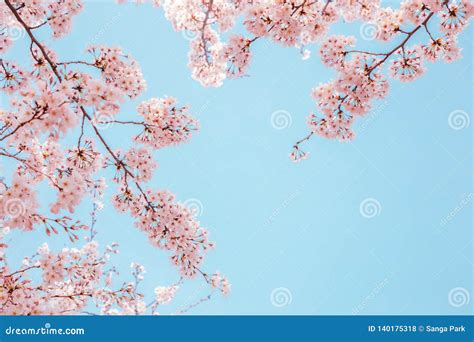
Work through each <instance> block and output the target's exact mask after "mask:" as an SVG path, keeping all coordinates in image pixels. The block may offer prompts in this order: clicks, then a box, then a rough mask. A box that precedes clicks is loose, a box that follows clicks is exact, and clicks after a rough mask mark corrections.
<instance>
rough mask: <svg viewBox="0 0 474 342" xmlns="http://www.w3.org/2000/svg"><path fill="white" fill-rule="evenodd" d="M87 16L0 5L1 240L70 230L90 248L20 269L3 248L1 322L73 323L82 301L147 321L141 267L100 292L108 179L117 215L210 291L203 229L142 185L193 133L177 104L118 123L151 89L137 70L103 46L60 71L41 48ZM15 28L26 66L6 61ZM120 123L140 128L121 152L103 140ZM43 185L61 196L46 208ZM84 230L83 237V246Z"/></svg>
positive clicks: (163, 102) (146, 109)
mask: <svg viewBox="0 0 474 342" xmlns="http://www.w3.org/2000/svg"><path fill="white" fill-rule="evenodd" d="M82 9H83V5H82V3H81V1H79V0H51V1H29V2H25V1H19V0H5V1H2V2H1V3H0V22H1V23H2V24H1V25H0V54H2V55H0V91H2V92H4V93H5V94H6V96H7V97H8V99H9V104H8V107H6V108H0V157H1V159H0V160H4V161H5V162H6V163H8V164H9V165H14V170H13V173H12V175H11V177H10V178H6V179H5V180H3V181H2V182H1V183H0V219H1V224H2V226H3V227H6V228H5V229H6V231H9V230H10V229H12V230H13V229H15V230H25V231H30V230H33V229H35V228H37V227H42V228H43V229H44V230H45V232H46V234H47V235H48V236H49V235H51V234H59V233H60V232H65V233H66V234H67V236H68V237H69V239H70V241H71V243H76V242H77V241H79V240H81V238H87V239H88V243H87V244H86V245H85V246H84V247H82V248H81V249H76V248H75V247H74V248H70V249H65V250H63V251H62V252H59V253H53V252H50V251H49V249H48V248H47V246H44V247H42V248H40V250H38V252H37V253H35V254H34V256H35V257H34V258H31V260H29V261H28V262H27V263H25V265H23V267H22V268H20V269H18V270H17V271H10V268H9V267H8V266H7V264H6V258H5V256H6V254H7V252H8V249H7V247H8V246H7V245H6V244H4V243H1V242H0V247H1V249H0V252H1V258H2V259H1V260H0V261H2V262H5V265H4V266H3V268H2V273H1V275H0V281H2V286H1V287H0V296H2V298H1V299H2V301H1V302H2V303H4V302H5V303H6V304H5V305H4V306H3V307H2V309H0V312H2V313H10V314H59V313H78V312H82V311H83V310H84V308H85V307H86V302H87V301H88V300H89V299H93V301H94V302H96V303H97V304H100V305H99V307H100V308H101V311H100V312H101V313H103V314H112V313H121V314H132V313H144V312H145V310H144V309H145V308H147V307H149V306H146V305H145V306H144V295H141V294H139V293H138V292H137V290H136V286H137V283H138V282H139V281H140V278H141V277H142V275H141V274H142V273H143V272H142V271H144V269H142V268H141V267H135V266H134V267H133V269H134V271H133V272H132V275H133V276H134V278H135V285H133V286H129V285H127V286H123V287H122V288H120V289H119V290H111V289H110V288H109V285H108V284H106V285H105V287H99V284H100V283H101V282H102V278H104V277H105V278H108V277H109V275H110V273H108V272H106V271H105V269H104V265H105V262H106V260H107V259H108V256H109V254H110V253H112V252H113V251H115V247H110V248H108V249H107V251H106V252H105V254H103V255H99V254H98V249H97V248H98V245H97V243H96V241H95V240H94V238H95V237H96V235H97V230H96V229H97V227H96V221H97V216H96V215H97V212H98V211H99V210H100V209H101V208H102V207H103V206H104V204H103V202H102V197H103V196H104V190H105V187H106V186H107V184H108V182H107V181H106V178H104V175H107V174H109V172H107V170H112V171H113V173H114V174H115V176H114V177H113V179H112V181H113V182H115V183H116V184H117V189H118V193H117V194H116V195H115V196H113V198H112V203H113V205H114V206H115V207H116V208H117V209H118V210H119V211H121V212H128V213H130V214H131V215H132V216H133V217H134V218H135V220H136V222H135V224H136V226H137V227H138V228H139V229H140V230H141V231H143V232H144V233H145V234H147V236H148V237H149V239H150V242H151V243H152V245H153V246H156V247H158V248H160V249H164V250H166V251H168V252H169V253H170V254H171V261H172V263H173V264H174V265H176V267H177V269H178V270H179V272H180V275H181V277H182V278H183V279H186V278H189V277H192V276H195V275H196V274H199V275H201V276H202V278H203V279H204V280H205V281H206V282H207V283H208V284H209V286H210V287H211V288H215V286H213V285H212V284H211V280H210V279H211V275H208V274H207V273H205V272H204V271H202V270H201V268H200V267H201V266H202V262H203V259H204V256H205V254H206V252H207V251H208V250H209V249H210V248H211V247H213V243H211V242H210V241H209V240H208V233H207V231H206V229H204V228H203V227H202V226H201V225H200V223H199V222H198V221H197V220H196V218H195V216H194V215H193V214H192V212H191V211H190V210H189V209H187V208H186V207H185V206H184V205H183V204H180V203H179V202H177V200H176V198H175V196H174V195H173V194H172V193H170V192H168V191H160V190H151V189H148V188H147V187H146V183H147V182H149V181H150V180H151V179H152V177H153V173H154V171H155V170H156V168H157V167H158V163H157V162H156V161H155V159H154V156H153V152H154V151H155V150H157V149H160V148H164V147H166V146H170V145H177V144H180V143H184V142H187V141H188V140H189V139H190V138H191V135H192V133H193V132H194V131H196V130H197V129H198V123H197V121H196V120H195V119H193V118H192V117H191V116H190V115H189V113H188V108H187V107H180V106H178V105H177V102H176V100H175V99H174V98H172V97H167V98H163V99H157V98H152V99H151V100H148V101H143V102H142V103H141V104H139V105H138V107H137V111H138V114H139V116H140V117H142V118H143V119H142V121H133V120H124V121H122V120H119V116H120V112H121V106H122V104H123V103H124V102H125V101H126V100H129V99H134V98H136V97H137V96H139V95H141V94H143V93H144V91H145V90H146V82H145V79H144V77H143V74H142V72H141V69H140V66H139V63H138V62H137V61H136V60H135V59H133V57H131V56H129V55H127V54H125V53H124V52H123V50H122V49H120V48H115V47H106V46H92V47H89V48H87V52H88V53H89V56H90V57H89V58H88V59H85V60H82V59H81V60H69V61H67V60H66V61H62V60H61V59H60V57H59V56H58V55H57V54H56V53H55V52H54V50H53V49H52V48H51V47H49V46H47V45H46V44H45V43H43V42H42V41H41V40H40V38H39V37H43V36H44V34H45V32H48V31H50V32H52V35H53V37H55V38H59V37H62V36H64V35H66V34H67V33H68V32H69V31H70V29H71V24H72V18H73V17H74V15H76V14H77V13H79V11H80V10H82ZM12 28H18V29H21V30H23V31H24V32H25V36H26V37H27V38H28V39H29V40H30V48H29V51H27V52H26V53H27V54H28V56H29V57H30V60H31V64H30V65H21V66H20V65H18V63H16V62H14V61H12V60H8V59H7V58H6V57H4V56H3V53H5V52H6V51H7V50H8V49H10V48H11V47H12V45H13V42H14V39H13V38H14V37H11V33H12V32H13V31H12ZM46 28H49V30H45V29H46ZM116 124H117V125H119V124H120V125H127V126H128V127H130V129H131V130H132V129H134V128H136V129H138V131H137V134H136V135H135V136H134V137H133V140H132V141H133V142H134V145H133V146H132V147H131V148H129V149H128V151H125V152H124V151H122V150H120V149H116V148H114V147H113V146H112V144H111V143H110V141H109V140H108V138H107V136H106V133H107V132H106V130H107V129H111V128H112V127H113V125H116ZM71 141H73V143H72V144H71ZM43 184H48V185H49V186H50V188H51V189H52V190H53V191H54V192H55V194H56V200H55V201H54V202H52V203H49V206H48V205H46V206H45V205H44V204H43V203H41V202H40V200H39V199H40V198H41V193H40V190H39V188H40V187H41V186H42V185H43ZM88 197H92V201H93V210H92V212H91V218H92V223H91V224H90V225H87V224H83V223H81V222H80V221H78V220H75V219H73V218H72V217H70V215H72V214H74V212H75V211H76V210H77V208H78V206H80V205H81V203H83V202H84V200H85V199H86V198H88ZM84 231H90V234H89V235H88V236H84V235H83V232H84ZM2 234H3V233H2ZM2 236H3V235H2ZM24 236H25V237H26V236H27V235H24ZM112 269H113V268H112ZM30 270H31V271H35V270H36V271H41V272H42V277H43V282H42V283H41V284H38V285H35V286H33V285H32V281H31V280H29V278H28V277H27V274H28V273H29V271H30ZM105 282H106V283H107V282H108V281H107V280H105ZM17 289H18V292H15V291H17ZM12 291H13V292H14V295H13V292H12ZM158 292H159V291H158ZM222 292H223V291H222ZM173 294H174V292H173ZM3 296H8V298H3ZM167 296H168V297H167V298H169V300H171V298H172V297H173V296H172V295H171V294H170V293H169V294H168V295H167ZM156 297H157V298H156V304H154V305H152V307H154V309H156V306H157V305H159V304H162V303H163V299H162V298H163V297H160V298H161V299H159V300H158V295H156Z"/></svg>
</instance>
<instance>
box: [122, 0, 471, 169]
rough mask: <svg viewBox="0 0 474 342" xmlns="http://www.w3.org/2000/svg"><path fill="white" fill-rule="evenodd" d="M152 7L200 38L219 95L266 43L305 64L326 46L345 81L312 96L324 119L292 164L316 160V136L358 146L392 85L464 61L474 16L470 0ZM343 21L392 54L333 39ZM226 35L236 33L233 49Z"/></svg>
mask: <svg viewBox="0 0 474 342" xmlns="http://www.w3.org/2000/svg"><path fill="white" fill-rule="evenodd" d="M119 2H124V1H123V0H119ZM135 2H137V3H144V2H145V1H143V0H142V1H135ZM151 2H152V3H154V5H156V6H162V8H163V10H164V12H165V15H166V18H167V19H168V20H169V21H170V22H171V23H172V25H173V27H174V29H175V30H178V31H187V35H186V36H187V37H194V39H191V41H190V51H189V67H190V69H191V72H192V76H193V78H194V79H196V80H197V81H199V82H200V83H201V84H202V85H204V86H213V87H219V86H220V85H222V83H223V82H224V80H225V79H226V78H235V77H241V76H244V75H246V73H247V70H248V67H249V64H250V62H251V59H252V49H253V48H254V45H256V44H257V43H258V41H260V40H262V39H269V40H271V41H273V42H275V43H277V44H280V45H283V46H285V47H294V48H297V49H299V50H301V52H302V55H303V58H304V59H306V58H308V57H309V54H310V50H309V49H307V48H306V47H307V46H309V45H310V44H314V43H321V46H320V57H321V60H322V62H323V64H324V65H326V66H328V67H330V68H334V69H335V70H336V71H337V76H336V77H335V79H334V80H332V81H330V82H327V83H325V84H321V85H318V86H316V87H315V88H314V89H313V90H312V92H311V97H312V98H313V99H314V101H315V103H316V108H317V111H315V112H313V113H311V114H310V115H309V117H308V120H307V123H308V127H309V133H308V134H307V135H306V136H305V137H304V138H302V139H301V140H299V141H297V142H296V143H295V144H294V146H293V151H292V152H291V154H290V157H291V159H292V160H294V161H300V160H302V159H305V158H306V157H307V156H308V153H307V152H304V151H303V150H302V149H301V145H302V144H303V143H304V142H306V141H308V140H310V139H311V138H312V137H314V136H316V135H319V136H322V137H325V138H329V139H338V140H341V141H346V140H350V139H353V138H354V136H355V133H354V130H353V128H352V124H353V123H354V122H355V119H357V118H358V117H361V116H363V115H365V114H367V113H368V112H370V110H371V105H372V104H373V102H374V101H375V100H377V99H382V98H384V97H385V96H387V93H388V91H389V79H390V78H393V79H398V80H400V81H403V82H409V81H413V80H415V79H416V78H418V77H420V76H421V75H422V74H423V73H424V72H425V70H426V67H425V63H426V62H435V61H438V60H444V61H445V62H452V61H454V60H456V59H458V58H460V57H461V49H460V48H459V47H458V45H457V37H458V35H459V33H460V32H461V31H463V30H464V29H465V28H466V27H467V25H468V22H469V20H470V18H471V17H472V15H473V12H474V7H473V5H472V4H471V2H470V0H405V1H403V2H401V5H400V8H397V9H392V8H390V7H384V6H382V1H381V0H254V1H244V0H161V1H157V0H155V1H151ZM341 21H344V22H354V21H359V22H363V23H365V24H369V25H373V26H374V28H375V31H376V32H375V34H376V37H375V38H377V40H379V41H381V42H383V43H386V44H387V45H390V47H389V48H388V49H386V51H381V52H379V51H363V50H358V49H357V46H356V43H357V41H356V39H355V38H354V37H351V36H338V35H328V32H329V30H330V27H331V25H332V24H334V23H338V22H341ZM240 22H243V25H244V27H245V29H246V30H247V31H248V33H247V34H240V33H232V29H235V31H239V32H240V31H241V30H240V29H236V26H237V25H236V23H240ZM228 32H230V33H228ZM419 32H420V35H418V33H419ZM421 32H424V35H421ZM222 33H228V36H229V39H228V40H227V41H223V39H222ZM415 36H416V37H417V38H416V42H415V38H414V37H415Z"/></svg>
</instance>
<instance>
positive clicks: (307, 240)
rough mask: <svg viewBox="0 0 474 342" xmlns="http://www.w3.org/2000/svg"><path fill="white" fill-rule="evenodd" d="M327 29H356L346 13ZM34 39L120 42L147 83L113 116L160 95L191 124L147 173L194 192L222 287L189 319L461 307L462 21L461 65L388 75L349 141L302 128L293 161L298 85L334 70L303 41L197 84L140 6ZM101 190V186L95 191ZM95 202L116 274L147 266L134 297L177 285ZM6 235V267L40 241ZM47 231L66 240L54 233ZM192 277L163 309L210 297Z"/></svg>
mask: <svg viewBox="0 0 474 342" xmlns="http://www.w3.org/2000/svg"><path fill="white" fill-rule="evenodd" d="M335 31H337V32H344V33H351V34H353V35H355V36H356V37H358V38H359V37H360V25H359V24H357V23H356V24H352V25H349V28H345V29H343V28H341V27H336V29H335ZM420 37H421V36H420ZM423 39H425V37H423ZM44 41H45V42H47V43H48V44H50V45H51V46H53V47H56V48H57V49H58V51H59V54H60V56H61V57H63V59H65V60H67V59H73V60H77V59H78V57H80V56H83V57H85V56H86V55H85V54H84V50H85V47H86V46H88V45H90V44H105V45H110V46H121V47H123V49H124V50H125V51H126V52H127V53H130V54H131V55H132V56H133V57H134V58H135V59H137V60H138V62H139V63H140V65H141V67H142V69H143V73H144V75H145V78H146V80H147V83H148V90H147V92H146V93H145V94H144V95H142V96H141V97H140V98H139V99H137V100H135V101H133V102H132V103H128V104H127V105H125V106H124V110H123V111H122V114H121V119H125V118H133V117H134V116H135V107H136V105H137V104H138V103H139V102H140V101H142V100H145V99H148V98H150V97H162V96H164V95H172V96H175V97H177V98H178V99H179V103H180V104H188V105H189V106H190V107H191V113H193V115H194V116H195V117H197V118H198V119H199V120H200V123H201V130H200V132H198V133H197V134H195V136H194V137H193V139H192V140H191V142H190V143H188V144H186V145H181V146H178V147H175V148H168V149H165V150H162V151H159V152H158V153H156V158H157V160H158V162H159V164H160V167H159V169H158V171H157V173H156V175H155V177H154V179H153V181H152V182H151V183H150V186H152V187H155V188H160V189H170V190H172V191H173V192H174V193H175V194H176V195H177V197H178V199H179V200H180V201H186V200H190V199H195V200H197V202H198V203H199V204H200V206H201V210H200V212H199V220H200V221H201V223H202V224H203V225H204V226H205V227H208V228H209V231H210V234H211V239H212V240H213V241H215V242H216V243H217V248H216V249H215V250H214V251H212V252H210V253H209V254H208V256H207V259H206V262H205V266H204V269H206V270H208V271H210V272H212V271H214V270H216V269H217V270H220V271H221V272H222V273H223V274H225V275H227V276H228V277H229V278H230V281H231V283H232V293H231V295H230V296H229V297H227V298H222V297H221V296H219V295H217V296H215V297H214V298H213V299H212V300H211V301H210V302H207V303H204V304H202V305H200V306H198V307H197V308H195V309H194V310H192V311H191V312H190V313H191V314H317V315H319V314H469V313H472V302H473V301H474V299H472V298H471V301H470V303H466V304H465V305H463V306H460V307H456V306H453V305H451V304H450V302H449V300H448V295H449V293H450V291H451V290H452V289H456V288H458V287H462V288H463V289H465V290H466V291H467V292H468V293H469V294H470V295H471V296H472V295H473V293H472V284H473V278H472V274H473V264H472V260H473V231H472V149H473V146H472V124H471V125H468V126H467V127H465V128H463V129H460V130H455V129H453V128H452V127H451V126H450V125H449V124H448V117H449V115H450V113H452V112H453V111H457V110H460V111H464V112H465V113H467V115H468V116H469V117H470V116H471V115H472V90H473V88H472V86H473V84H472V45H471V42H472V30H469V29H468V30H467V31H466V32H464V34H462V35H461V37H460V45H461V46H462V47H463V49H464V51H463V54H464V58H463V59H462V60H460V61H457V62H455V63H452V64H444V63H438V64H432V63H429V64H428V65H427V67H428V73H427V74H426V75H425V76H424V77H422V78H421V79H419V80H418V81H416V82H414V83H409V84H402V83H400V82H398V81H394V82H392V87H391V91H390V95H389V97H387V99H386V101H383V103H379V104H376V105H375V106H374V108H375V110H374V112H373V113H371V114H369V115H368V116H366V117H365V118H363V119H361V120H360V121H359V123H358V124H357V125H356V132H357V134H358V136H357V138H356V140H354V141H353V142H350V143H339V142H337V141H327V140H324V139H321V138H315V139H313V140H312V141H311V142H310V143H309V144H306V145H305V148H306V150H308V151H310V152H311V157H310V158H309V159H308V160H307V161H305V162H302V163H300V164H293V163H292V162H291V161H290V160H289V158H288V154H289V152H290V151H291V146H292V144H293V143H294V142H295V141H296V140H297V139H299V138H301V137H303V136H304V135H305V134H306V132H307V128H306V125H305V120H306V117H307V115H308V113H309V111H310V110H313V108H314V104H313V101H312V100H311V98H310V96H309V93H310V89H311V88H312V87H313V86H315V85H317V84H318V83H320V82H327V81H328V80H330V79H331V78H332V77H333V76H334V72H333V71H332V70H329V69H327V68H325V67H324V66H322V64H321V63H320V61H319V58H318V55H317V48H316V47H315V46H311V47H309V48H310V49H311V50H312V51H313V56H312V57H311V58H310V59H309V60H302V59H301V56H300V54H299V52H298V51H297V50H296V49H287V48H283V47H281V46H277V45H275V44H269V43H268V42H265V41H259V42H258V43H256V44H255V46H254V49H253V52H254V56H253V62H252V66H251V68H250V70H249V76H250V77H245V78H243V79H238V80H228V81H227V82H226V83H225V84H224V86H223V87H221V88H218V89H214V88H208V89H206V88H203V87H201V86H200V85H199V84H198V83H197V82H195V81H193V80H192V79H191V76H190V70H189V69H188V68H187V52H188V41H187V40H186V39H185V37H184V36H183V34H182V33H179V32H174V31H173V29H172V27H171V24H170V23H169V22H168V21H166V19H165V18H164V15H163V12H162V10H161V9H155V8H152V7H151V6H135V5H125V6H118V5H115V4H113V3H112V2H111V1H110V2H105V1H104V2H90V1H89V2H86V5H85V10H84V11H83V12H82V13H81V14H80V15H79V16H77V17H76V18H75V19H74V29H73V31H72V33H71V34H69V35H68V36H66V37H65V38H63V39H61V40H59V41H53V40H52V39H50V38H47V35H44ZM27 43H28V41H27V37H24V38H23V39H22V40H21V41H19V44H18V46H16V48H15V49H14V50H12V52H11V53H10V54H9V56H10V57H12V58H14V59H17V60H18V61H19V62H24V61H25V60H26V59H25V53H26V51H27V50H26V48H27ZM361 44H362V46H365V47H369V48H370V47H372V49H375V48H377V46H378V45H377V44H376V43H374V42H371V41H362V42H361ZM385 48H387V47H385ZM275 111H286V112H288V113H289V115H290V117H291V120H290V121H291V122H290V124H289V125H288V127H286V128H284V129H280V130H278V129H275V128H274V127H273V126H272V122H271V117H272V113H274V112H275ZM134 133H135V132H130V131H127V129H124V128H123V127H117V126H114V127H112V128H110V129H108V130H107V131H106V135H107V136H108V137H109V140H110V141H111V144H112V145H113V146H114V147H116V148H118V147H123V148H127V147H128V146H129V138H130V137H131V136H132V134H134ZM3 168H4V169H8V168H9V167H8V165H3ZM114 192H115V188H114V186H111V188H109V189H108V194H107V197H109V195H111V194H113V193H114ZM42 196H43V197H42V199H44V201H45V202H46V203H47V201H49V200H50V199H52V197H51V196H50V195H49V194H48V193H46V192H45V193H44V194H43V195H42ZM368 198H372V199H375V200H376V201H377V202H378V203H379V204H380V207H379V209H380V210H378V214H377V215H376V216H375V217H372V218H366V217H364V216H363V215H361V212H360V206H361V203H362V202H363V201H364V200H366V199H368ZM105 204H106V207H105V209H104V210H103V211H102V212H101V213H100V215H99V217H98V224H97V228H98V230H99V235H98V240H99V241H101V242H102V243H103V244H105V243H111V242H112V241H117V242H119V243H120V245H121V254H120V255H118V256H116V257H114V258H113V259H112V262H115V263H116V264H117V265H118V266H119V269H120V270H121V271H122V276H123V277H124V279H125V278H126V277H125V275H127V273H128V272H129V265H130V262H131V261H137V262H140V263H142V264H143V265H144V266H145V267H146V268H147V271H148V272H147V277H146V280H145V282H144V284H143V286H144V289H145V291H146V292H147V293H149V294H152V292H153V288H154V287H155V286H157V285H168V284H171V283H173V282H174V281H176V280H177V278H178V274H177V272H176V270H175V269H174V268H173V267H171V266H170V264H169V261H168V259H167V255H166V253H164V252H162V251H158V250H156V249H154V248H152V247H151V245H149V244H148V242H147V240H146V237H145V236H144V235H143V234H142V233H140V232H139V231H138V230H136V229H135V228H134V227H133V221H132V219H131V218H129V217H128V216H127V215H122V214H118V213H116V212H115V211H114V210H113V208H112V206H111V204H110V203H109V201H108V200H106V201H105ZM90 207H91V204H90V202H87V201H86V202H85V203H84V205H82V206H81V208H80V209H79V210H78V214H77V215H78V217H79V218H81V219H82V220H85V221H87V220H88V219H89V216H88V211H89V210H90ZM11 239H12V240H11V242H12V243H13V242H14V243H15V244H16V246H21V247H17V248H16V249H15V250H14V251H12V252H11V257H12V260H13V261H15V262H18V261H19V260H20V257H21V256H24V255H25V253H29V251H30V250H31V249H32V248H36V246H37V245H38V242H41V241H43V240H45V239H47V238H46V237H45V234H44V232H43V231H42V230H38V231H37V232H32V233H21V234H19V233H14V234H12V236H11ZM48 241H49V242H51V244H52V245H53V246H56V247H60V246H63V245H66V244H67V243H66V240H65V239H63V237H61V236H58V237H52V238H49V240H48ZM202 283H203V282H202V280H201V279H196V280H194V281H191V282H189V283H187V284H186V285H185V286H184V287H183V289H182V291H181V292H179V293H178V295H177V299H176V301H175V303H174V304H172V305H170V306H168V307H164V308H163V309H161V310H160V312H162V313H165V314H166V313H173V312H175V311H176V310H177V309H179V308H180V307H182V306H183V305H187V304H191V303H193V302H194V301H195V300H197V299H199V298H200V297H201V296H202V295H204V294H206V293H207V288H205V287H201V285H202ZM280 288H285V290H284V292H285V293H286V295H287V296H288V298H289V296H291V301H290V300H288V301H287V302H286V305H284V306H281V307H280V306H278V305H274V302H273V303H272V300H271V294H272V292H273V291H274V290H275V289H280Z"/></svg>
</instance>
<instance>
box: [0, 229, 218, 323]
mask: <svg viewBox="0 0 474 342" xmlns="http://www.w3.org/2000/svg"><path fill="white" fill-rule="evenodd" d="M9 232H10V231H9V229H8V228H2V229H1V230H0V263H1V265H0V270H1V274H2V277H1V278H0V303H1V304H0V308H1V312H2V314H7V315H66V314H77V313H83V314H95V313H94V312H91V311H90V310H91V308H96V309H97V312H98V314H104V315H139V314H158V311H157V310H158V309H160V308H162V307H163V305H166V304H169V303H170V302H171V301H172V300H173V298H174V297H175V294H176V292H177V291H178V289H179V286H180V284H181V283H182V281H183V280H182V279H180V280H179V281H178V282H177V283H176V284H173V285H171V286H157V287H156V288H155V293H154V294H153V295H152V296H150V297H151V298H150V299H149V302H145V300H146V296H145V293H144V292H143V291H141V290H140V284H141V282H142V281H143V280H144V274H145V273H146V271H145V268H144V267H143V266H142V265H140V264H137V263H132V264H131V271H132V272H131V276H132V279H131V280H130V281H126V282H123V283H122V284H121V285H120V286H118V287H117V286H114V282H115V281H114V279H115V277H116V276H118V272H117V271H116V269H115V268H114V267H109V263H110V259H111V257H112V256H113V255H114V254H117V253H118V252H119V250H118V245H117V244H115V243H114V244H112V245H110V246H106V249H105V251H104V252H102V253H101V252H100V250H99V245H98V243H97V242H96V241H90V242H87V243H86V244H85V245H83V246H82V247H81V248H76V247H73V248H63V249H62V250H61V251H59V252H54V251H52V250H50V248H49V246H48V245H47V244H46V243H44V244H43V245H41V246H40V247H39V248H38V249H37V250H36V251H35V253H34V254H33V255H32V256H29V257H25V258H24V259H23V261H22V263H21V266H20V267H19V268H18V269H16V270H14V271H13V270H11V269H10V267H9V265H8V263H7V262H6V259H5V258H4V253H3V251H4V249H6V247H8V246H7V245H6V244H5V243H3V239H4V238H5V237H6V236H7V235H8V234H9ZM211 277H212V278H213V279H214V277H216V275H212V276H211ZM211 285H212V287H215V286H214V285H213V284H211ZM207 297H209V296H206V298H207Z"/></svg>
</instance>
